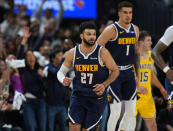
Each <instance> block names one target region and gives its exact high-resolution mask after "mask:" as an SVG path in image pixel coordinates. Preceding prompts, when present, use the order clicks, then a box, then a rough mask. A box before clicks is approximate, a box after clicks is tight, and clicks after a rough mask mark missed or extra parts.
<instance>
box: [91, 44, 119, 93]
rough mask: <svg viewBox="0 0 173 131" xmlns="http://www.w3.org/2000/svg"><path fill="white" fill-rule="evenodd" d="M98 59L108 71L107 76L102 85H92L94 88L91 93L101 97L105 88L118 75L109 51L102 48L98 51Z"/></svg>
mask: <svg viewBox="0 0 173 131" xmlns="http://www.w3.org/2000/svg"><path fill="white" fill-rule="evenodd" d="M100 58H101V60H102V62H103V64H104V65H105V66H106V68H107V69H108V70H109V76H108V78H107V79H106V80H105V81H104V82H103V83H101V84H96V85H94V87H95V88H94V89H93V91H94V92H95V93H96V94H97V95H102V94H103V92H104V90H105V88H106V87H107V86H109V85H110V84H111V83H112V82H113V81H114V80H115V79H116V78H117V77H118V75H119V69H118V66H117V64H116V63H115V61H114V59H113V58H112V56H111V54H110V53H109V51H108V50H107V49H106V48H104V47H103V48H102V49H101V51H100Z"/></svg>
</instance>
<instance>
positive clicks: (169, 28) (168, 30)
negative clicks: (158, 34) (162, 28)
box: [166, 25, 173, 33]
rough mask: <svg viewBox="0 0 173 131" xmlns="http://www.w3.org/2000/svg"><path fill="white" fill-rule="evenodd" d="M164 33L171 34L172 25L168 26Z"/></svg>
mask: <svg viewBox="0 0 173 131" xmlns="http://www.w3.org/2000/svg"><path fill="white" fill-rule="evenodd" d="M166 32H169V33H173V25H171V26H169V27H168V28H167V29H166Z"/></svg>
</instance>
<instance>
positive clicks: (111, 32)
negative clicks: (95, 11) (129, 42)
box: [96, 25, 116, 46]
mask: <svg viewBox="0 0 173 131" xmlns="http://www.w3.org/2000/svg"><path fill="white" fill-rule="evenodd" d="M115 37H116V29H115V27H114V26H113V25H109V26H107V27H106V28H105V29H104V31H103V32H102V33H101V34H100V36H99V37H98V39H97V41H96V43H98V44H100V45H102V46H105V45H106V43H107V42H108V41H109V40H113V39H115Z"/></svg>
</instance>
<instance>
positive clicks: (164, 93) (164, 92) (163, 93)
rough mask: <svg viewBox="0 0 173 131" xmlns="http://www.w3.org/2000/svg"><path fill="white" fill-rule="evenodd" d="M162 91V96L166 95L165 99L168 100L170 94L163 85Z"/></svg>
mask: <svg viewBox="0 0 173 131" xmlns="http://www.w3.org/2000/svg"><path fill="white" fill-rule="evenodd" d="M160 92H161V94H162V96H163V97H164V99H165V100H167V99H168V94H167V92H166V90H165V89H164V88H163V87H162V88H161V89H160Z"/></svg>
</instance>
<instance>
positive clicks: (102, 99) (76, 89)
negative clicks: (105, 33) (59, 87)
mask: <svg viewBox="0 0 173 131" xmlns="http://www.w3.org/2000/svg"><path fill="white" fill-rule="evenodd" d="M80 38H81V40H82V43H81V44H79V45H77V46H75V48H73V49H71V50H70V51H68V52H67V53H66V56H65V60H64V62H63V64H62V66H61V68H60V70H59V72H58V73H57V77H58V80H59V81H60V82H61V83H62V84H63V85H64V86H69V84H70V83H71V82H73V91H72V96H71V99H70V106H69V112H68V118H69V129H70V131H81V130H82V131H95V130H96V128H97V127H98V125H99V122H100V120H101V118H102V114H103V111H104V108H105V105H106V103H107V92H106V87H107V86H108V85H110V83H111V82H113V81H114V80H115V79H116V78H117V76H118V75H119V70H118V67H117V65H116V63H115V61H114V60H113V58H112V56H111V55H110V53H109V51H108V50H107V49H106V48H104V47H102V46H100V45H98V44H96V43H95V41H96V26H95V24H93V23H92V22H83V23H82V24H81V25H80ZM71 67H73V70H74V72H75V77H74V78H73V80H72V79H71V78H68V77H66V73H67V72H68V71H69V69H70V68H71Z"/></svg>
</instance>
